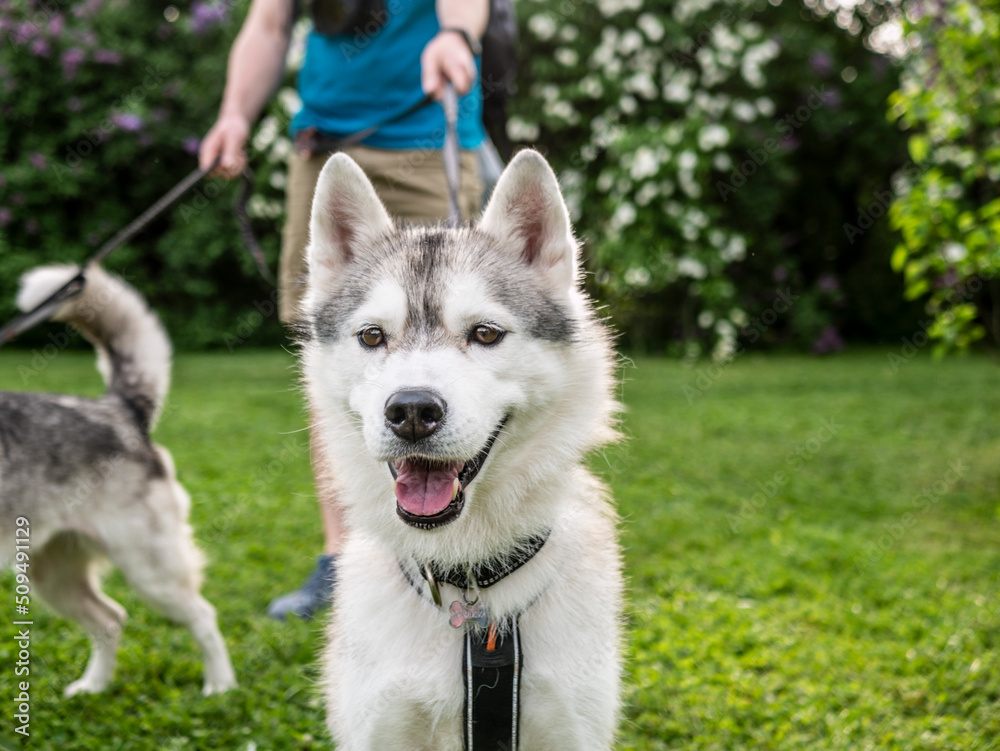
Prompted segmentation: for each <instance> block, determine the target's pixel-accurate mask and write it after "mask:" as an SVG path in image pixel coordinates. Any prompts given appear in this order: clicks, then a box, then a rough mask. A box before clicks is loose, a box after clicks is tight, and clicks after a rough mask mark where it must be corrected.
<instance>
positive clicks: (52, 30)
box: [49, 13, 66, 39]
mask: <svg viewBox="0 0 1000 751" xmlns="http://www.w3.org/2000/svg"><path fill="white" fill-rule="evenodd" d="M65 26H66V19H65V18H63V14H62V13H56V14H55V15H54V16H52V18H50V19H49V35H50V36H52V37H54V38H56V39H58V38H59V37H60V36H62V33H63V28H64V27H65Z"/></svg>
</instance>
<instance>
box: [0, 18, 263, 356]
mask: <svg viewBox="0 0 1000 751" xmlns="http://www.w3.org/2000/svg"><path fill="white" fill-rule="evenodd" d="M230 6H231V4H230V3H216V4H214V5H211V4H207V3H204V2H180V1H179V2H176V3H175V4H174V5H170V6H166V9H165V10H164V9H163V8H162V7H161V6H155V9H154V6H148V5H145V4H143V3H130V2H125V1H124V0H104V1H103V2H102V0H86V1H85V2H80V3H72V4H71V3H67V2H65V1H63V2H59V0H47V1H46V2H42V1H41V0H27V1H25V0H16V1H11V0H5V2H2V3H0V38H2V42H3V44H2V46H0V71H2V76H0V78H2V81H3V83H2V84H0V85H3V86H4V87H5V90H4V96H3V104H2V105H0V113H2V116H0V151H2V155H3V159H2V164H3V167H2V168H0V225H3V226H2V227H0V232H2V234H0V318H2V319H4V320H6V319H8V318H9V317H10V316H11V315H13V313H14V309H13V299H14V295H15V289H16V280H17V277H18V276H19V275H20V273H21V272H23V271H24V270H26V269H28V268H30V267H32V266H35V265H37V264H39V263H42V262H53V261H74V262H77V261H82V260H83V259H84V258H86V257H87V256H89V255H90V254H91V253H93V252H94V251H95V250H96V249H97V247H98V246H99V245H100V244H101V243H102V242H104V241H105V240H107V239H108V238H109V237H110V236H111V235H113V234H114V233H115V232H116V231H117V230H118V229H120V228H121V227H123V226H125V225H126V224H127V223H128V222H130V221H131V220H132V219H134V218H135V217H136V216H138V215H139V214H140V213H141V212H142V211H144V210H145V209H146V208H147V207H148V206H150V205H151V204H152V203H153V202H154V201H156V200H157V199H158V198H159V197H160V196H161V195H162V194H163V193H165V192H166V191H167V190H168V189H169V188H170V187H171V186H172V185H173V184H174V183H176V182H177V181H178V180H180V179H181V178H182V177H183V176H184V175H185V174H187V173H188V172H190V171H191V170H192V169H195V168H196V167H197V160H196V156H195V152H196V150H197V145H198V141H199V139H200V137H201V136H202V135H203V133H204V132H205V131H206V130H207V128H208V126H209V125H210V124H211V123H212V122H213V120H214V117H215V114H216V112H217V110H218V106H219V101H220V98H221V93H222V87H223V84H224V80H225V65H226V58H227V55H228V50H229V46H230V44H231V41H232V38H233V36H234V34H235V31H236V29H237V28H238V23H239V21H241V20H242V12H240V13H236V12H235V11H234V9H233V8H231V7H230ZM245 7H246V3H245V2H241V3H239V4H238V9H239V10H240V11H243V10H245ZM234 15H235V16H238V18H234ZM234 188H235V186H230V185H226V184H222V183H218V182H206V183H203V184H201V185H200V186H199V187H198V188H197V189H196V190H195V191H193V192H191V193H189V194H187V195H186V196H185V197H184V198H183V199H181V202H180V204H179V205H178V206H176V207H175V208H173V209H172V210H171V211H170V212H168V213H167V214H166V215H165V216H164V217H163V218H161V219H158V220H156V221H155V222H154V223H153V224H152V225H150V226H149V228H148V229H146V230H145V231H144V232H143V233H142V234H140V235H138V236H137V237H136V238H135V239H134V240H133V241H132V242H130V243H128V244H127V245H126V246H124V247H122V248H121V249H119V250H117V251H116V252H115V253H114V254H113V255H112V256H111V258H110V259H109V260H108V262H107V266H108V267H109V268H110V269H112V270H115V271H118V272H119V273H121V274H122V275H123V276H124V277H125V278H126V279H128V280H129V281H130V282H132V283H133V284H135V285H136V286H137V287H138V288H139V289H140V290H141V291H142V292H143V293H144V294H145V295H146V296H147V297H148V298H149V299H150V301H151V303H152V304H153V306H154V307H156V308H157V310H158V311H159V312H160V313H161V315H162V316H163V318H164V320H165V323H166V325H167V328H168V329H169V331H170V332H171V335H172V337H173V339H174V342H175V346H177V347H178V348H180V349H195V348H203V347H206V346H212V345H216V346H217V345H220V344H224V343H226V342H227V341H230V342H232V341H239V340H240V339H241V338H242V339H245V338H247V337H248V336H249V335H251V334H255V335H257V336H258V341H260V340H261V338H263V339H264V340H266V339H267V338H270V339H271V340H278V339H279V338H280V336H281V334H280V329H279V327H278V325H277V324H276V322H275V321H274V316H273V315H271V316H266V317H265V316H263V315H261V314H259V313H258V312H257V309H256V308H254V307H253V303H254V302H255V301H256V302H257V303H258V306H259V307H260V308H262V309H264V310H266V309H267V308H266V306H267V304H268V303H269V302H270V300H269V296H270V293H271V290H270V289H269V288H268V286H267V285H266V284H265V283H263V282H262V281H261V280H260V279H259V278H258V277H257V274H256V271H255V270H254V267H253V264H252V262H251V261H250V259H249V257H248V256H247V254H246V252H245V251H244V250H243V248H242V245H241V242H240V239H239V233H238V230H237V227H236V224H235V221H234V219H233V217H232V215H231V213H230V210H229V207H230V205H231V203H232V201H233V197H234ZM261 234H262V241H263V243H264V245H265V247H266V249H267V251H268V252H269V255H270V257H271V260H272V264H273V262H274V258H275V257H276V248H277V244H276V240H275V238H274V237H273V225H272V227H271V228H270V231H269V232H268V231H265V232H262V233H261ZM40 336H41V335H40V334H37V333H36V334H35V339H32V338H31V337H27V338H26V342H27V343H28V344H31V343H32V342H35V341H38V339H39V337H40Z"/></svg>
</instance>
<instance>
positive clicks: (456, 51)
mask: <svg viewBox="0 0 1000 751" xmlns="http://www.w3.org/2000/svg"><path fill="white" fill-rule="evenodd" d="M436 10H437V17H438V24H439V25H440V26H441V29H442V31H440V32H438V34H437V35H436V36H435V37H434V38H433V39H432V40H431V41H430V42H428V43H427V46H426V47H424V51H423V53H422V54H421V56H420V73H421V75H420V79H421V84H422V85H423V89H424V93H425V94H431V95H433V96H434V98H435V99H440V98H441V97H442V96H443V94H444V84H445V81H446V80H447V81H451V82H452V83H453V84H454V85H455V89H456V90H457V91H458V93H459V94H468V93H469V90H470V89H471V88H472V86H473V84H474V83H475V82H476V62H475V60H474V59H473V57H472V52H471V50H470V49H469V45H468V44H467V43H466V41H465V38H464V37H463V36H462V34H460V33H458V32H456V31H449V29H464V30H465V32H466V33H467V34H468V35H469V36H470V37H472V38H473V39H477V40H478V39H481V38H482V36H483V32H484V31H485V30H486V22H487V21H488V20H489V14H490V4H489V0H437V3H436Z"/></svg>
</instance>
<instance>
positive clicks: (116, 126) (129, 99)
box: [52, 65, 166, 182]
mask: <svg viewBox="0 0 1000 751" xmlns="http://www.w3.org/2000/svg"><path fill="white" fill-rule="evenodd" d="M145 73H146V75H145V76H144V77H143V79H142V81H141V83H139V84H137V85H136V86H133V87H132V89H131V90H130V91H129V92H128V93H126V94H124V95H122V96H121V97H119V98H118V99H116V100H115V101H114V102H113V103H112V105H111V107H110V108H109V109H110V110H111V111H113V112H128V111H130V110H132V109H134V108H135V106H136V105H138V104H140V103H141V102H143V101H144V100H145V99H146V97H147V96H148V95H149V93H150V92H151V91H155V90H156V89H158V88H159V87H160V86H161V85H162V84H163V79H164V77H165V76H166V72H165V71H164V70H163V68H162V67H161V66H159V65H158V66H156V67H155V68H154V67H153V66H152V65H147V66H146V70H145ZM116 117H118V116H117V115H111V116H109V117H106V118H104V119H103V120H102V121H101V122H99V123H98V124H97V126H96V127H94V128H92V129H90V130H85V131H83V138H81V139H80V140H78V141H77V142H76V143H75V144H73V145H72V146H67V147H66V158H65V160H64V162H65V164H61V163H59V162H56V163H55V164H53V165H52V172H53V174H54V175H55V176H56V179H57V180H59V181H60V182H61V181H62V180H64V179H66V178H72V172H71V170H73V169H75V168H77V167H79V166H80V165H81V164H83V160H84V159H86V158H87V157H89V156H90V155H91V154H93V153H94V152H95V151H96V150H97V149H98V148H99V147H100V146H101V145H102V144H103V143H104V142H105V141H107V139H108V137H109V136H110V135H111V133H113V132H114V131H116V130H120V129H129V128H135V127H136V126H137V125H141V120H138V121H137V123H136V124H130V122H129V121H127V120H118V121H116V119H115V118H116Z"/></svg>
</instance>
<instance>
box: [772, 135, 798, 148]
mask: <svg viewBox="0 0 1000 751" xmlns="http://www.w3.org/2000/svg"><path fill="white" fill-rule="evenodd" d="M801 144H802V142H801V141H800V140H799V139H798V138H796V137H795V136H794V135H789V136H785V137H784V138H782V139H781V141H780V142H779V144H778V145H779V146H780V147H781V150H782V151H795V150H796V149H797V148H798V147H799V146H800V145H801Z"/></svg>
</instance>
